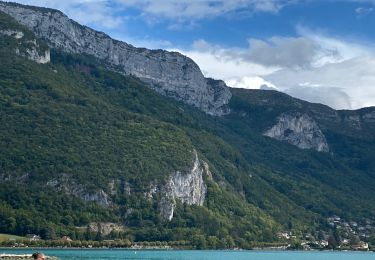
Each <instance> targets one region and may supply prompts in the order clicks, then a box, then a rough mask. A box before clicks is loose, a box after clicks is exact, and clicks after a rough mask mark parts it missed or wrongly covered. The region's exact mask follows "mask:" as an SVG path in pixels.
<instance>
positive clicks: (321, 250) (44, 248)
mask: <svg viewBox="0 0 375 260" xmlns="http://www.w3.org/2000/svg"><path fill="white" fill-rule="evenodd" d="M0 250H126V251H142V250H144V251H254V252H350V253H375V250H346V249H345V250H333V249H312V250H288V249H275V248H253V249H186V248H185V249H184V248H163V247H160V248H154V247H153V248H138V247H137V248H121V247H91V248H89V247H83V248H82V247H0ZM4 254H5V253H0V259H5V258H2V257H1V256H2V255H4ZM7 255H12V254H7ZM14 255H16V254H14ZM30 256H31V255H30ZM46 257H47V259H56V258H48V256H46ZM7 259H9V258H7ZM23 259H26V258H23Z"/></svg>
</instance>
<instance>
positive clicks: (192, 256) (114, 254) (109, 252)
mask: <svg viewBox="0 0 375 260" xmlns="http://www.w3.org/2000/svg"><path fill="white" fill-rule="evenodd" d="M35 251H42V252H44V253H45V254H46V255H49V256H57V257H59V258H60V259H62V260H88V259H93V260H117V259H124V260H125V259H126V260H128V259H131V260H140V259H145V260H198V259H199V260H228V259H234V260H245V259H246V260H248V259H250V260H370V259H371V260H375V253H373V252H328V251H324V252H318V251H309V252H299V251H220V250H215V251H209V250H205V251H198V250H191V251H184V250H123V249H42V250H38V249H0V254H2V253H13V254H31V253H33V252H35Z"/></svg>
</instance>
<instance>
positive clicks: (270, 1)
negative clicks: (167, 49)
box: [115, 0, 296, 20]
mask: <svg viewBox="0 0 375 260" xmlns="http://www.w3.org/2000/svg"><path fill="white" fill-rule="evenodd" d="M115 1H116V2H118V3H121V4H123V5H125V6H131V7H133V8H136V9H139V10H141V11H142V12H143V13H144V14H145V15H146V16H149V15H151V16H157V17H159V18H167V19H173V20H191V19H198V20H199V19H203V18H205V19H206V18H210V17H216V16H220V15H227V14H231V13H234V12H238V11H246V13H248V14H251V13H253V12H272V13H276V12H278V11H279V10H280V9H281V8H283V7H284V6H285V5H288V4H291V3H295V2H296V1H295V0H294V1H292V0H158V1H152V0H115Z"/></svg>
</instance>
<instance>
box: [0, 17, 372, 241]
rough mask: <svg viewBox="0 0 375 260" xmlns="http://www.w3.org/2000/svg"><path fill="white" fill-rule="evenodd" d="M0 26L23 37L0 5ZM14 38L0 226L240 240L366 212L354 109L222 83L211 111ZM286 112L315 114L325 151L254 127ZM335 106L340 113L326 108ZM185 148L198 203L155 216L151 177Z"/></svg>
mask: <svg viewBox="0 0 375 260" xmlns="http://www.w3.org/2000/svg"><path fill="white" fill-rule="evenodd" d="M1 28H8V29H13V30H18V31H19V30H21V31H23V32H24V34H25V35H26V36H27V37H29V38H30V39H32V38H33V37H35V36H34V35H33V34H32V33H31V32H29V31H28V30H27V29H25V28H24V27H22V26H20V25H18V24H17V23H16V22H15V21H14V20H12V19H11V18H10V17H9V16H7V15H5V14H2V13H0V29H1ZM26 36H25V37H26ZM29 38H27V39H29ZM23 40H24V38H23V39H18V40H15V39H14V38H13V37H12V36H6V35H1V37H0V61H1V62H0V107H1V109H0V115H1V116H0V158H1V160H0V232H2V233H11V234H17V235H26V234H31V233H35V234H39V235H41V237H42V238H44V239H56V238H59V237H61V236H63V235H69V236H71V237H72V238H73V239H79V240H91V239H96V240H102V239H117V238H120V239H128V240H130V241H186V243H187V245H189V246H191V247H196V248H207V247H208V248H228V247H229V248H231V247H234V246H240V247H244V248H249V247H251V246H253V245H254V244H255V243H256V242H279V241H280V240H279V239H278V238H277V235H276V233H277V232H278V231H282V230H289V231H292V232H293V233H294V234H296V235H297V236H298V237H299V238H301V237H302V236H303V235H304V234H311V235H313V236H316V234H317V233H318V232H319V231H324V232H326V233H327V234H329V233H330V232H332V231H333V230H332V227H330V226H329V225H328V224H327V218H328V217H330V216H332V215H338V216H340V217H342V218H343V219H345V220H347V221H357V222H359V223H362V222H365V221H375V219H374V216H375V202H374V200H373V198H372V197H373V194H374V191H375V174H374V173H375V171H374V170H375V163H374V161H375V158H374V157H375V152H374V151H375V139H374V135H373V130H374V125H373V124H371V123H366V122H362V125H361V129H360V130H358V129H356V128H353V126H351V125H350V124H349V123H348V122H346V121H345V120H344V119H345V118H346V117H347V116H348V115H353V114H354V115H357V114H361V113H365V112H366V113H367V112H368V111H367V110H360V111H334V110H332V109H330V108H328V107H326V106H323V105H319V104H310V103H307V102H304V101H301V100H298V99H294V98H291V97H289V96H287V95H285V94H281V93H278V92H274V91H253V90H236V89H233V90H232V94H233V97H232V99H231V103H230V104H229V105H230V108H231V111H232V112H231V114H229V115H227V116H224V117H211V116H208V115H206V114H204V113H203V112H201V111H199V110H197V109H195V108H192V107H190V106H188V105H185V104H183V103H181V102H177V101H174V100H171V99H168V98H166V97H163V96H161V95H159V94H157V93H156V92H154V91H152V90H150V89H149V88H148V87H147V86H146V85H145V84H144V83H142V82H140V81H139V80H138V79H136V78H133V77H129V76H124V75H120V74H118V73H115V72H111V71H108V70H107V69H106V68H105V66H104V65H103V64H101V63H100V61H98V60H95V59H94V58H92V57H87V56H81V55H69V54H66V53H64V52H63V51H62V50H55V49H53V50H51V63H48V64H37V63H35V62H33V61H30V60H28V59H27V58H26V57H24V56H22V55H16V52H15V49H14V48H15V46H18V45H19V46H24V47H25V48H26V49H27V48H28V46H27V45H25V42H23ZM38 41H39V40H38ZM40 46H41V48H42V49H43V48H45V47H46V45H45V44H44V43H43V42H42V41H40ZM43 50H44V49H43ZM368 110H369V111H372V109H371V108H369V109H368ZM289 111H299V112H303V113H308V114H309V115H311V117H313V118H314V119H315V120H316V121H317V122H318V124H319V126H320V127H321V129H322V131H323V133H324V134H325V136H326V137H327V141H328V144H329V146H330V152H329V153H319V152H315V151H312V150H301V149H298V148H296V147H295V146H292V145H289V144H287V143H284V142H280V141H276V140H273V139H271V138H268V137H265V136H263V135H262V134H263V132H264V131H265V130H266V129H268V128H269V127H271V126H272V125H274V124H275V122H276V120H277V117H278V116H279V115H280V114H281V113H284V112H289ZM335 113H338V116H339V117H340V118H343V120H342V122H341V121H340V122H338V123H337V122H333V121H332V120H330V115H332V114H335ZM194 150H196V151H197V153H198V156H199V158H200V159H201V160H203V161H204V162H207V164H208V166H209V169H210V172H211V174H212V179H211V178H210V177H209V176H204V181H205V183H206V184H207V195H206V199H205V202H204V205H203V206H194V205H193V206H189V205H186V204H182V203H180V202H178V203H177V208H176V209H175V212H174V217H173V219H172V220H171V221H168V220H165V219H162V218H161V216H160V213H159V204H160V201H161V200H162V197H161V196H162V194H160V193H157V194H156V195H155V196H151V198H150V196H148V195H147V193H148V192H150V186H152V185H156V184H158V185H163V184H165V183H166V182H167V180H168V178H169V176H170V175H171V174H172V173H174V172H177V171H180V172H182V173H187V172H188V171H189V170H190V169H191V167H192V161H193V156H194V152H193V151H194ZM58 182H60V184H61V183H62V184H61V185H62V186H61V187H62V188H58V187H60V186H54V183H58ZM110 184H112V185H110ZM64 185H65V186H64ZM69 187H70V188H71V190H70V191H69V192H67V190H69ZM112 189H114V190H115V191H116V192H113V191H112ZM129 190H130V191H129ZM98 191H103V192H104V193H105V194H109V196H108V201H109V202H108V203H107V204H106V205H103V204H101V203H96V202H98V201H96V202H95V200H92V201H84V200H83V199H82V198H80V196H78V195H77V194H79V193H80V192H81V193H82V192H85V193H87V194H97V192H98ZM74 192H76V193H77V194H73V193H74ZM90 192H91V193H90ZM92 222H114V223H119V224H122V225H124V227H125V229H124V230H123V231H122V232H117V233H116V232H114V233H111V234H110V235H108V236H106V237H103V236H102V234H100V233H99V232H91V231H89V230H88V229H86V226H87V225H88V224H89V223H92ZM371 223H372V222H371Z"/></svg>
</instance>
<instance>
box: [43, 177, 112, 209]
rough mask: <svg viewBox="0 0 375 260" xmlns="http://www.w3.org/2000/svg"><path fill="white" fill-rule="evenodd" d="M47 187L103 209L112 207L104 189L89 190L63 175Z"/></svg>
mask: <svg viewBox="0 0 375 260" xmlns="http://www.w3.org/2000/svg"><path fill="white" fill-rule="evenodd" d="M47 186H50V187H53V188H55V189H56V190H58V191H62V192H64V193H66V194H71V195H74V196H76V197H79V198H81V199H82V200H84V201H92V202H96V203H98V204H99V205H101V206H103V207H108V206H110V205H111V201H110V198H109V196H108V194H107V193H105V192H104V190H102V189H98V188H95V189H94V190H93V189H90V190H89V189H88V188H87V187H86V186H85V185H82V184H78V183H76V182H75V181H73V180H72V179H71V178H70V177H69V176H67V175H65V174H63V175H61V176H60V177H59V178H56V179H53V180H50V181H48V182H47Z"/></svg>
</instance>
